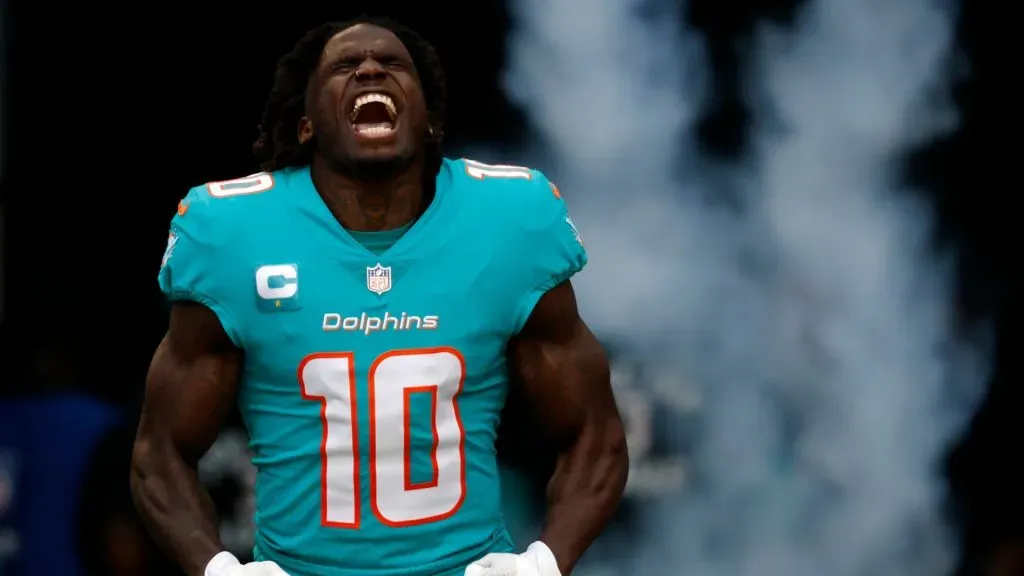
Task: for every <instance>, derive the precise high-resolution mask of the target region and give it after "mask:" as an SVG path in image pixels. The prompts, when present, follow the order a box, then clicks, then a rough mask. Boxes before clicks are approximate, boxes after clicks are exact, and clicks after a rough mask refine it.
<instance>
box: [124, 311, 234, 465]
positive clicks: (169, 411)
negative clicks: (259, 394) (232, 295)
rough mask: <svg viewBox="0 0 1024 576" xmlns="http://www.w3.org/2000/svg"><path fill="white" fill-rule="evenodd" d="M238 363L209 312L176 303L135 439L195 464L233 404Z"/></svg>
mask: <svg viewBox="0 0 1024 576" xmlns="http://www.w3.org/2000/svg"><path fill="white" fill-rule="evenodd" d="M241 365H242V352H241V351H240V350H239V349H237V348H235V347H234V345H233V344H232V343H231V340H230V339H229V338H228V336H227V334H226V333H225V332H224V329H223V327H222V326H221V325H220V322H219V321H218V320H217V316H216V315H215V314H214V313H213V312H212V311H211V310H210V309H209V308H206V307H205V306H202V305H200V304H194V303H175V305H174V307H173V309H172V311H171V322H170V327H169V328H168V331H167V334H166V335H165V336H164V339H163V340H162V341H161V342H160V345H159V347H158V348H157V350H156V353H155V354H154V355H153V360H152V362H151V363H150V367H149V373H148V374H147V377H146V400H145V404H144V405H143V410H142V420H141V421H140V423H139V439H140V440H151V441H161V442H169V443H171V444H173V445H174V447H175V448H176V449H177V450H178V451H179V452H180V454H181V455H182V456H183V457H185V458H186V459H188V460H198V458H199V457H200V456H202V454H203V453H204V452H205V451H206V450H207V448H209V446H210V445H211V444H212V443H213V441H214V440H215V439H216V436H217V434H218V432H219V431H220V427H221V425H222V424H223V422H224V419H225V418H226V416H227V413H228V411H229V410H230V409H231V405H232V404H233V403H234V400H235V394H236V393H237V390H238V378H239V371H240V369H241Z"/></svg>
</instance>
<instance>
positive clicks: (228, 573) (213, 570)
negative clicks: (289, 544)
mask: <svg viewBox="0 0 1024 576" xmlns="http://www.w3.org/2000/svg"><path fill="white" fill-rule="evenodd" d="M204 574H205V576H288V573H287V572H285V571H284V570H281V567H280V566H278V565H277V564H276V563H275V562H249V563H248V564H242V563H241V562H239V561H238V558H235V556H234V555H233V554H232V553H230V552H221V553H220V554H217V555H216V556H214V557H213V558H212V559H211V560H210V562H209V563H208V564H207V565H206V572H204Z"/></svg>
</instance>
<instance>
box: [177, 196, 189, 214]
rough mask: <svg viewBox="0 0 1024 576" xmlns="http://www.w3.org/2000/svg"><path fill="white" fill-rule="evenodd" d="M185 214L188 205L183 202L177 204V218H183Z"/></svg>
mask: <svg viewBox="0 0 1024 576" xmlns="http://www.w3.org/2000/svg"><path fill="white" fill-rule="evenodd" d="M185 212H188V204H186V203H185V201H184V200H182V201H181V202H178V216H184V215H185Z"/></svg>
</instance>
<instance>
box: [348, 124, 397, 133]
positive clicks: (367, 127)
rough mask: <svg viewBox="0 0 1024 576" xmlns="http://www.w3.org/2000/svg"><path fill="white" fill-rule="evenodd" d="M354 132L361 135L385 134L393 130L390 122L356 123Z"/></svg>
mask: <svg viewBox="0 0 1024 576" xmlns="http://www.w3.org/2000/svg"><path fill="white" fill-rule="evenodd" d="M355 129H356V133H357V134H359V135H361V136H387V135H388V134H391V133H392V132H394V131H395V129H394V127H392V126H391V124H388V123H386V122H385V123H383V124H356V125H355Z"/></svg>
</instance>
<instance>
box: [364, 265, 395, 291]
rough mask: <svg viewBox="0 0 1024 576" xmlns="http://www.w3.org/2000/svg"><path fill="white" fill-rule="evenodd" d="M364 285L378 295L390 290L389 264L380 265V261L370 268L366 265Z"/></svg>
mask: <svg viewBox="0 0 1024 576" xmlns="http://www.w3.org/2000/svg"><path fill="white" fill-rule="evenodd" d="M366 287H367V288H368V289H369V290H370V292H373V293H374V294H376V295H378V296H380V295H381V294H383V293H385V292H387V291H388V290H391V266H381V265H380V262H378V263H377V265H376V266H374V267H372V268H371V267H370V266H367V267H366Z"/></svg>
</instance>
